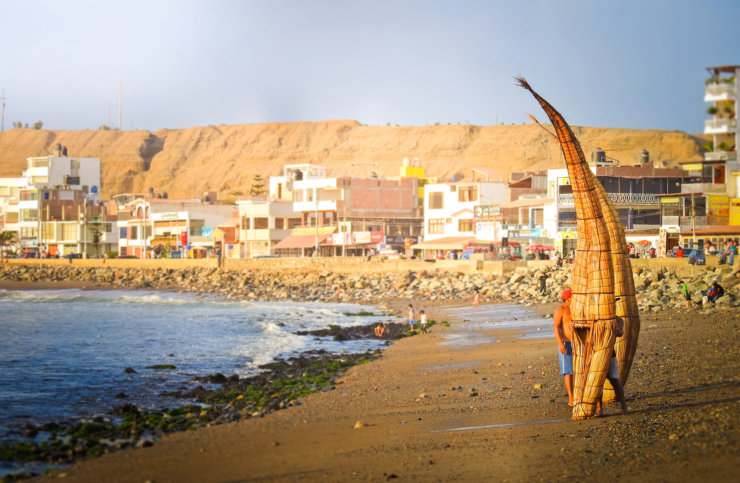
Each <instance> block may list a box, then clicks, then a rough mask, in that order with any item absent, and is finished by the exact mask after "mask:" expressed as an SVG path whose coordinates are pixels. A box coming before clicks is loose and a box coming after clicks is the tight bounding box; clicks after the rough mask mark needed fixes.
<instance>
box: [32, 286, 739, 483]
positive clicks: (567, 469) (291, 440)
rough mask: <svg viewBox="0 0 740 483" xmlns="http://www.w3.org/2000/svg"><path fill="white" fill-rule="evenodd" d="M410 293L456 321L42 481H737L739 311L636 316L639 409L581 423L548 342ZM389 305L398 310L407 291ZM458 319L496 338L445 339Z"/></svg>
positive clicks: (543, 311) (634, 402)
mask: <svg viewBox="0 0 740 483" xmlns="http://www.w3.org/2000/svg"><path fill="white" fill-rule="evenodd" d="M75 283H76V282H73V284H75ZM82 285H89V284H82ZM48 288H59V286H58V284H55V283H51V286H50V287H48ZM70 288H82V287H79V286H78V287H70ZM95 288H96V289H97V287H95ZM111 288H117V287H111ZM121 288H122V289H126V290H127V288H125V287H121ZM405 302H406V303H407V302H408V301H405ZM411 303H413V304H414V306H415V307H417V306H418V307H420V308H427V312H428V313H429V315H430V318H431V319H434V320H437V321H441V320H445V319H446V320H449V321H451V323H450V327H443V326H442V325H441V324H437V325H436V326H435V327H433V328H432V330H431V333H430V334H426V335H422V336H416V337H411V338H404V339H401V340H399V341H396V342H394V343H393V345H392V346H390V347H389V348H386V349H385V350H384V351H383V353H382V354H381V356H380V358H378V359H376V360H374V361H372V362H370V363H367V364H362V365H360V366H355V367H353V368H351V369H350V370H349V371H348V372H347V373H345V374H344V375H343V376H342V377H340V378H339V380H338V381H337V384H336V388H335V389H334V390H332V391H329V392H318V393H314V394H311V395H309V396H307V397H305V398H304V399H302V404H301V405H299V406H294V407H290V408H288V409H286V410H281V411H277V412H274V413H271V414H270V415H269V417H262V418H252V419H249V420H242V421H239V422H235V423H227V424H223V425H217V426H210V427H204V428H200V429H199V430H198V431H195V432H184V433H173V434H170V435H168V436H166V437H164V438H162V440H160V441H158V442H157V443H156V444H155V445H154V446H151V447H148V448H141V449H129V450H125V451H120V452H115V453H110V454H106V455H103V456H101V457H99V458H95V459H90V460H85V461H80V462H78V463H76V464H75V465H74V466H72V467H69V468H63V469H57V470H52V471H51V472H50V474H49V475H47V476H41V477H37V478H36V481H46V480H47V479H48V478H57V477H59V476H62V475H63V476H64V477H66V478H67V479H70V480H72V481H99V480H101V479H105V480H111V481H145V480H148V479H150V480H154V481H177V480H192V479H198V480H202V481H224V480H245V479H246V480H262V479H269V480H270V481H313V480H315V479H317V478H322V479H326V478H328V479H333V480H356V479H363V480H380V479H392V478H393V476H394V475H395V476H398V477H405V478H412V479H420V480H423V481H427V480H429V481H431V480H435V481H436V480H438V479H442V478H444V479H457V480H460V481H468V480H471V479H491V478H496V479H503V480H507V479H508V480H515V481H523V480H532V479H543V480H545V481H552V480H566V479H571V478H573V477H575V476H576V475H578V477H580V478H582V479H584V480H586V481H596V480H599V479H600V478H599V476H603V475H604V474H610V475H615V477H616V478H618V479H620V480H625V481H643V480H645V479H656V478H658V479H661V480H664V481H702V482H703V481H706V478H707V476H709V477H711V478H713V480H714V481H733V478H734V477H735V475H736V474H737V471H738V470H740V457H738V456H737V455H738V454H740V448H739V447H738V441H740V428H739V426H738V422H737V421H736V418H735V417H734V414H737V412H738V410H740V379H739V378H738V375H737V362H738V361H737V359H736V358H734V359H730V361H729V362H730V363H729V364H728V363H727V361H726V360H725V359H724V358H723V355H726V354H733V353H734V352H735V351H736V348H737V346H738V343H740V341H739V340H738V339H739V334H738V321H740V314H735V312H736V311H734V310H732V309H730V308H729V307H723V308H717V309H712V310H710V311H701V312H700V313H701V314H702V315H703V317H698V318H697V317H696V315H697V314H698V313H697V312H693V311H690V312H688V313H687V312H686V311H685V310H676V309H673V310H663V311H661V312H658V313H651V314H645V313H641V317H642V327H643V329H642V333H641V336H640V343H639V344H638V353H637V355H636V357H635V365H634V366H633V368H632V373H631V375H630V380H629V381H628V382H627V385H626V387H625V389H626V395H627V402H628V407H629V409H630V413H629V414H627V415H625V416H620V415H617V414H618V409H617V408H616V406H612V405H607V406H606V413H607V417H605V418H601V419H594V420H586V421H577V422H576V421H570V410H569V408H568V407H567V404H565V403H564V402H563V401H564V400H566V398H565V390H564V387H563V385H562V378H560V377H559V375H558V374H557V371H558V364H557V355H556V348H555V345H554V343H553V342H552V340H551V339H550V338H547V339H522V338H517V337H509V336H510V335H515V333H510V332H502V331H497V330H490V331H482V330H480V328H476V327H475V326H472V324H471V323H470V322H465V321H464V319H461V320H452V319H451V318H449V317H447V316H444V315H441V314H442V313H443V311H444V309H445V307H447V306H452V307H459V308H462V309H464V308H465V307H468V308H469V310H470V311H472V310H473V309H472V308H471V307H470V301H469V300H457V301H447V303H442V302H436V301H435V302H431V303H430V302H424V303H415V302H414V301H413V300H411ZM440 304H441V305H444V306H443V307H440V306H439V305H440ZM387 305H389V306H391V307H392V308H394V309H395V310H400V311H402V310H403V306H405V303H401V302H398V301H395V302H394V303H389V304H387ZM549 305H550V307H548V306H544V305H537V304H536V305H533V306H532V307H529V309H532V310H535V311H537V312H538V313H539V315H540V316H543V317H544V315H549V314H551V312H552V308H553V307H554V306H557V303H553V304H549ZM401 313H403V312H401ZM401 320H402V319H401ZM473 324H474V323H473ZM461 329H465V331H468V332H465V333H470V331H471V330H472V331H474V332H475V331H481V332H484V333H485V334H486V335H487V336H489V338H490V339H491V340H490V341H489V342H483V343H480V344H475V345H472V346H465V347H454V346H450V345H444V344H442V342H444V340H445V337H447V336H449V335H454V334H456V333H459V332H460V330H461ZM697 342H699V343H697ZM707 348H710V349H713V351H712V350H710V351H707V350H706V349H707ZM538 386H539V387H538ZM357 423H360V424H359V427H358V428H355V426H356V425H357ZM646 428H647V429H648V431H646ZM648 476H649V477H648Z"/></svg>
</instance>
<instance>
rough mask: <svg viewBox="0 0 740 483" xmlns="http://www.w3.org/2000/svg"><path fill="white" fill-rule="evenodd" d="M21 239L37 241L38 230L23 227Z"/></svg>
mask: <svg viewBox="0 0 740 483" xmlns="http://www.w3.org/2000/svg"><path fill="white" fill-rule="evenodd" d="M21 238H22V239H36V238H38V230H37V229H36V227H35V226H34V227H28V226H22V227H21Z"/></svg>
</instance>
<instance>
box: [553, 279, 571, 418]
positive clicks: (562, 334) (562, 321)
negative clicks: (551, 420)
mask: <svg viewBox="0 0 740 483" xmlns="http://www.w3.org/2000/svg"><path fill="white" fill-rule="evenodd" d="M572 296H573V290H571V289H566V290H564V291H563V293H562V294H560V298H561V299H562V300H563V305H561V306H560V307H558V308H557V309H555V313H554V314H553V330H554V332H555V340H557V342H558V350H559V351H560V354H559V358H560V375H561V376H564V377H565V389H566V390H567V391H568V406H573V349H572V347H571V344H570V338H571V334H572V331H573V329H572V328H571V326H570V324H571V316H570V299H571V297H572Z"/></svg>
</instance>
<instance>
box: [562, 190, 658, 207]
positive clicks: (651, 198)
mask: <svg viewBox="0 0 740 483" xmlns="http://www.w3.org/2000/svg"><path fill="white" fill-rule="evenodd" d="M606 196H607V197H608V198H609V199H610V200H611V202H612V203H614V204H615V205H656V204H658V198H657V197H656V196H655V195H653V194H648V193H607V194H606ZM558 205H560V206H575V203H574V201H573V195H572V194H570V193H568V194H560V195H558Z"/></svg>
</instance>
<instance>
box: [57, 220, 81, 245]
mask: <svg viewBox="0 0 740 483" xmlns="http://www.w3.org/2000/svg"><path fill="white" fill-rule="evenodd" d="M60 228H61V233H60V234H59V241H74V240H77V239H78V236H77V223H62V224H61V226H60Z"/></svg>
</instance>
